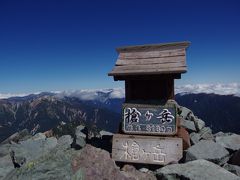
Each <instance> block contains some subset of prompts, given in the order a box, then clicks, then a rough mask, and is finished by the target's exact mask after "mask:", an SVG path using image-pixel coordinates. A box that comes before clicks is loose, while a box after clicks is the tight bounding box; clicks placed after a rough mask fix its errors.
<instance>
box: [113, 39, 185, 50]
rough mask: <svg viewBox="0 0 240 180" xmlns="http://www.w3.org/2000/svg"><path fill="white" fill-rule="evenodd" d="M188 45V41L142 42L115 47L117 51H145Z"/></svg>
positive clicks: (182, 47) (181, 47)
mask: <svg viewBox="0 0 240 180" xmlns="http://www.w3.org/2000/svg"><path fill="white" fill-rule="evenodd" d="M189 45H190V42H189V41H182V42H171V43H160V44H144V45H135V46H124V47H119V48H117V49H116V50H117V52H130V51H146V50H168V49H186V48H187V47H188V46H189Z"/></svg>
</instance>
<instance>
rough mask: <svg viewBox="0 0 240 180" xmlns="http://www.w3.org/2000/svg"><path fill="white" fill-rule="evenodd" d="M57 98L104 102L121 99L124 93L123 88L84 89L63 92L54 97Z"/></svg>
mask: <svg viewBox="0 0 240 180" xmlns="http://www.w3.org/2000/svg"><path fill="white" fill-rule="evenodd" d="M56 96H57V97H60V98H63V97H65V96H66V97H77V98H79V99H81V100H100V101H106V100H107V99H108V98H110V99H114V98H123V97H124V96H125V91H124V89H123V88H114V89H86V90H76V91H63V92H61V93H58V94H57V95H56Z"/></svg>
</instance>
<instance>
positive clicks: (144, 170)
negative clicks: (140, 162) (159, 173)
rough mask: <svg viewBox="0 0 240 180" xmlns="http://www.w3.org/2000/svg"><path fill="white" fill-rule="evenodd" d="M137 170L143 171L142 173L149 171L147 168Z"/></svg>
mask: <svg viewBox="0 0 240 180" xmlns="http://www.w3.org/2000/svg"><path fill="white" fill-rule="evenodd" d="M139 171H140V172H143V173H147V172H149V169H147V168H141V169H139Z"/></svg>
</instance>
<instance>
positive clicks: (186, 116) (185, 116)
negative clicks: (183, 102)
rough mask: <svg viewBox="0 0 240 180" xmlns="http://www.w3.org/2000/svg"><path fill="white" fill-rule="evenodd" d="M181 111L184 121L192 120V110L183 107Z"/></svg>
mask: <svg viewBox="0 0 240 180" xmlns="http://www.w3.org/2000/svg"><path fill="white" fill-rule="evenodd" d="M180 111H181V114H180V116H181V117H182V118H183V119H184V120H190V115H191V114H192V111H191V110H190V109H188V108H186V107H183V106H181V107H180Z"/></svg>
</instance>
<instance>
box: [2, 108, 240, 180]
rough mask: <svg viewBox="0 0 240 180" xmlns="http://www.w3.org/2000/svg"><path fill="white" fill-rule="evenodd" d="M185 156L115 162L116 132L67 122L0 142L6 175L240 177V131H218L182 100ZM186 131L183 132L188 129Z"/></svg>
mask: <svg viewBox="0 0 240 180" xmlns="http://www.w3.org/2000/svg"><path fill="white" fill-rule="evenodd" d="M176 105H177V106H178V107H177V111H178V116H179V118H180V119H181V122H180V123H179V124H180V126H181V128H182V129H181V132H185V131H186V133H185V134H184V136H183V137H184V141H185V143H186V146H185V148H184V156H183V158H182V159H181V160H180V161H179V162H175V163H174V164H168V165H165V166H158V165H149V164H129V163H123V162H121V163H119V162H115V161H114V160H112V158H111V146H112V136H113V133H110V132H107V131H103V130H101V131H100V130H98V129H96V130H94V131H93V130H92V129H88V128H87V127H86V126H84V125H78V126H76V127H75V126H69V125H68V124H63V125H61V126H58V128H57V130H56V129H55V130H49V131H46V132H44V133H37V134H35V135H32V134H31V133H29V132H28V130H22V131H20V132H16V133H14V134H13V135H11V136H10V137H9V138H7V139H6V140H5V141H3V142H2V143H1V144H0V179H1V180H16V179H17V180H32V179H35V180H40V179H44V180H45V179H46V180H48V179H49V180H50V179H51V180H52V179H67V180H75V179H76V180H77V179H81V180H84V179H86V180H96V179H100V180H101V179H106V180H107V179H109V180H112V179H114V180H115V179H116V180H125V179H130V180H146V179H148V180H156V179H159V180H161V179H163V180H180V179H188V180H189V179H190V180H202V179H206V180H209V179H210V180H240V153H239V152H240V146H239V144H240V135H238V134H234V133H223V132H218V133H215V134H213V133H212V130H211V128H209V127H206V125H205V122H204V120H202V119H199V118H198V117H196V116H195V115H194V113H193V112H192V111H191V110H190V109H188V108H185V107H181V106H179V105H178V104H177V103H176ZM182 130H183V131H182Z"/></svg>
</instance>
